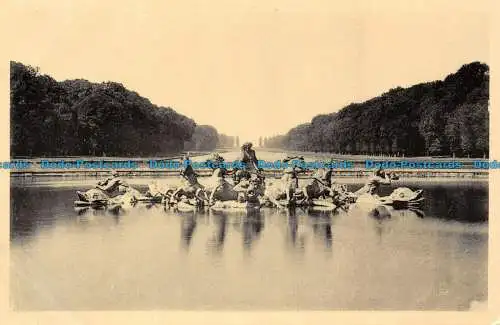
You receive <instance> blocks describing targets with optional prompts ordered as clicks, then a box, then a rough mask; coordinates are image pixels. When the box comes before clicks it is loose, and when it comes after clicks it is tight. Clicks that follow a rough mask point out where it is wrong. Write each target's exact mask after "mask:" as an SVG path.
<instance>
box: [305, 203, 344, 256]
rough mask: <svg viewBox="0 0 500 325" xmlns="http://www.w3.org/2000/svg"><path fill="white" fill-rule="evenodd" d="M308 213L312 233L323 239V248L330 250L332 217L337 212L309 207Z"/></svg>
mask: <svg viewBox="0 0 500 325" xmlns="http://www.w3.org/2000/svg"><path fill="white" fill-rule="evenodd" d="M308 214H309V217H310V218H311V220H312V229H313V233H314V235H315V236H317V237H318V238H320V239H321V240H323V241H324V243H325V248H326V249H328V250H330V248H331V247H332V218H333V217H334V216H335V215H338V214H339V212H338V211H317V210H314V209H309V211H308Z"/></svg>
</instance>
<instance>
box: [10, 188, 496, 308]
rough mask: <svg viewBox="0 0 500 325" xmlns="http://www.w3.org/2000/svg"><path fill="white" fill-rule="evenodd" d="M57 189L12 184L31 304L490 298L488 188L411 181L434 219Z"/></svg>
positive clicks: (394, 304) (316, 304)
mask: <svg viewBox="0 0 500 325" xmlns="http://www.w3.org/2000/svg"><path fill="white" fill-rule="evenodd" d="M91 181H94V180H91ZM136 183H138V184H139V183H141V181H140V180H139V181H137V182H136ZM142 183H146V180H142ZM55 185H56V184H54V183H40V182H34V183H33V182H32V183H30V184H24V185H19V184H18V183H16V182H13V185H12V187H11V197H12V200H11V303H12V306H13V308H15V309H17V310H153V309H154V310H158V309H162V310H164V309H166V310H168V309H170V310H171V309H251V310H253V309H259V310H262V309H301V310H306V309H315V310H319V309H321V310H344V309H347V310H371V309H376V310H463V309H467V308H468V307H469V305H470V302H471V301H473V300H485V299H486V297H487V287H488V286H487V253H488V251H487V242H488V225H487V219H488V187H487V183H486V182H477V181H476V182H473V183H466V182H447V183H445V184H442V183H437V182H432V181H431V182H425V183H402V184H401V183H400V184H398V185H399V186H401V185H405V186H409V187H412V188H423V189H424V193H425V197H426V200H425V203H424V205H423V207H422V210H423V212H424V213H425V217H423V218H421V217H419V216H417V215H416V214H414V213H412V212H409V211H405V212H401V213H398V214H395V215H393V217H392V218H391V219H387V220H375V219H373V218H371V217H369V216H367V215H366V214H364V213H361V212H359V211H351V212H349V213H347V214H346V213H344V212H342V213H340V212H339V213H327V212H314V211H305V210H301V209H298V210H296V211H295V213H292V212H286V211H285V212H280V211H277V210H273V209H263V210H262V211H261V213H260V214H251V215H248V214H244V213H228V214H224V213H199V214H193V213H175V212H172V211H168V210H167V211H165V210H164V208H163V207H162V206H160V205H156V206H147V205H140V206H136V207H135V208H133V209H129V210H127V211H123V212H122V213H120V214H117V215H116V214H111V213H109V212H106V211H102V210H100V211H96V210H87V211H79V212H77V211H75V210H74V207H73V201H74V200H75V190H77V189H81V188H82V187H83V188H88V187H89V186H90V181H81V182H79V181H77V182H75V181H72V182H66V183H57V185H58V186H55ZM360 186H361V184H356V183H355V182H352V183H351V184H350V185H349V187H351V188H358V187H360ZM139 188H140V189H145V187H144V186H142V187H141V186H139ZM390 191H391V188H386V189H384V192H385V193H389V192H390Z"/></svg>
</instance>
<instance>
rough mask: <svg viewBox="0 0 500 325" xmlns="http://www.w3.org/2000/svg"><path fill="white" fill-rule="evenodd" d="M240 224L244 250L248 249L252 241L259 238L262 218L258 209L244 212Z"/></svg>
mask: <svg viewBox="0 0 500 325" xmlns="http://www.w3.org/2000/svg"><path fill="white" fill-rule="evenodd" d="M241 226H242V235H243V247H244V248H245V249H246V250H250V249H251V248H252V244H253V242H254V241H255V240H257V239H259V237H260V234H261V232H262V230H263V229H264V219H263V218H262V216H261V214H260V212H258V211H252V212H246V215H245V217H244V218H243V222H242V225H241Z"/></svg>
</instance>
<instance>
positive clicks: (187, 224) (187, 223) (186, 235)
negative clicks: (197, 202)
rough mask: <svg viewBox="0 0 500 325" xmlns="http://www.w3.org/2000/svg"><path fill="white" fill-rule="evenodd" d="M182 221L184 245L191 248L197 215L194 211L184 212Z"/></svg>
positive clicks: (182, 240) (187, 248)
mask: <svg viewBox="0 0 500 325" xmlns="http://www.w3.org/2000/svg"><path fill="white" fill-rule="evenodd" d="M181 218H182V222H181V242H182V247H183V248H185V249H186V250H189V246H190V244H191V241H192V239H193V234H194V231H195V229H196V215H195V213H194V212H189V213H183V214H182V216H181Z"/></svg>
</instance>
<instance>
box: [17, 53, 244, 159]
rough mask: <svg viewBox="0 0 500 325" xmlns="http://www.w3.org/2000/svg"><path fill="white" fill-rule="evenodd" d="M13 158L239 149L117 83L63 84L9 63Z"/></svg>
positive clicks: (231, 139) (227, 139) (211, 129)
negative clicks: (229, 147) (218, 148)
mask: <svg viewBox="0 0 500 325" xmlns="http://www.w3.org/2000/svg"><path fill="white" fill-rule="evenodd" d="M10 114H11V115H10V116H11V157H21V156H27V157H33V156H39V157H42V156H43V157H50V156H65V155H68V156H139V155H155V156H159V155H160V156H161V155H167V154H172V153H179V152H181V151H183V150H186V149H189V150H192V149H193V148H194V149H195V150H213V149H215V148H216V147H217V146H222V147H228V146H231V147H232V146H234V143H235V142H236V140H235V138H234V137H231V136H227V135H224V134H218V132H217V130H216V129H215V128H214V127H212V126H206V125H197V124H196V123H195V121H194V120H192V119H191V118H188V117H186V116H184V115H181V114H179V113H177V112H176V111H175V110H173V109H172V108H170V107H163V106H157V105H154V104H152V103H151V102H150V101H149V100H148V99H147V98H144V97H141V96H140V95H139V94H137V93H136V92H134V91H130V90H128V89H126V88H125V87H124V86H123V85H122V84H120V83H116V82H103V83H91V82H89V81H87V80H83V79H76V80H65V81H62V82H58V81H56V80H54V79H53V78H52V77H50V76H48V75H45V74H41V73H40V72H39V69H38V68H34V67H31V66H28V65H24V64H22V63H19V62H12V61H11V63H10Z"/></svg>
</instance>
